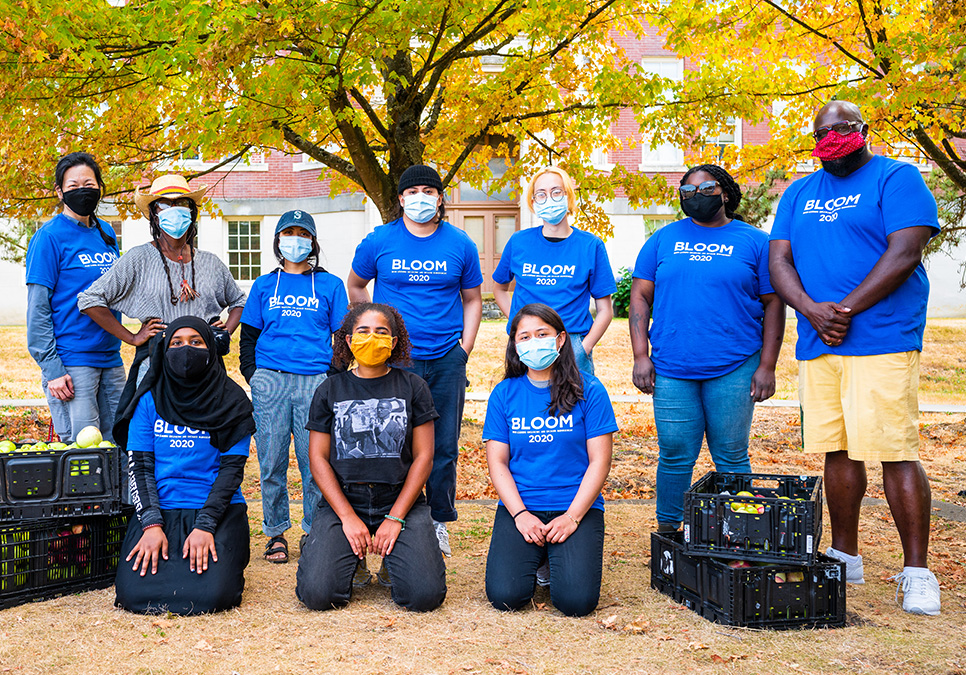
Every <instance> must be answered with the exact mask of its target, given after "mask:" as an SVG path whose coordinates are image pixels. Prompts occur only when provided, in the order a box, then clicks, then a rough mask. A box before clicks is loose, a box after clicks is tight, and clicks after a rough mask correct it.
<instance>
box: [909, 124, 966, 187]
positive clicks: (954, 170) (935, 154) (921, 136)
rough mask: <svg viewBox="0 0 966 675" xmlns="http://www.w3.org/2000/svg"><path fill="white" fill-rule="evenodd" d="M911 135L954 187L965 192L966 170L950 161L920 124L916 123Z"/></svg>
mask: <svg viewBox="0 0 966 675" xmlns="http://www.w3.org/2000/svg"><path fill="white" fill-rule="evenodd" d="M912 135H913V136H915V138H916V140H917V141H919V145H920V146H922V149H923V150H924V151H925V152H926V154H927V155H928V156H929V159H931V160H932V161H934V162H935V163H936V165H937V166H938V167H939V168H940V169H942V172H943V173H944V174H946V175H947V176H949V180H951V181H952V182H953V183H954V184H955V185H956V187H958V188H959V189H960V190H962V191H964V192H966V172H964V171H963V170H962V169H960V168H959V166H957V163H956V162H954V161H952V160H951V159H950V158H949V157H947V156H946V153H944V152H943V151H942V149H941V148H940V147H939V146H938V145H936V143H935V142H933V140H932V139H931V138H930V137H929V134H927V133H926V130H925V129H923V128H922V125H921V124H918V125H916V128H915V129H913V130H912Z"/></svg>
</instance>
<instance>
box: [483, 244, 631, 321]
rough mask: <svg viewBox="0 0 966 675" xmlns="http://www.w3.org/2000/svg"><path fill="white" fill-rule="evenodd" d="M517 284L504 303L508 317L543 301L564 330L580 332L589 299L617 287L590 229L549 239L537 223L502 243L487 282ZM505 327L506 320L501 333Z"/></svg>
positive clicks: (606, 294)
mask: <svg viewBox="0 0 966 675" xmlns="http://www.w3.org/2000/svg"><path fill="white" fill-rule="evenodd" d="M514 278H515V279H516V280H517V285H516V288H515V290H514V291H513V300H512V302H511V303H510V316H508V317H507V319H509V320H510V321H512V320H513V317H514V316H516V313H517V312H518V311H519V310H520V308H521V307H523V306H524V305H526V304H529V303H531V302H541V303H543V304H545V305H549V306H550V307H552V308H553V309H554V310H556V312H557V314H559V315H560V318H561V319H563V322H564V329H565V330H566V331H567V332H568V333H571V334H573V335H584V334H586V333H587V331H588V330H590V326H591V324H593V323H594V319H593V317H591V315H590V298H591V296H593V297H595V298H603V297H606V296H608V295H611V294H612V293H614V292H615V291H616V290H617V284H616V283H615V281H614V273H613V271H612V270H611V268H610V260H608V259H607V251H606V250H605V249H604V242H602V241H601V240H600V238H599V237H596V236H594V235H593V234H591V233H590V232H584V231H583V230H578V229H577V228H574V229H573V231H572V232H571V233H570V236H568V237H567V238H566V239H564V240H563V241H549V240H548V239H547V238H546V237H544V236H543V228H542V227H531V228H529V229H526V230H521V231H519V232H517V233H515V234H514V235H513V236H512V237H510V240H509V241H508V242H507V243H506V246H505V247H504V249H503V254H502V256H501V257H500V264H499V265H497V268H496V269H495V270H494V271H493V281H495V282H497V283H498V284H508V283H510V281H512V280H513V279H514ZM509 330H510V324H509V321H508V322H507V332H509Z"/></svg>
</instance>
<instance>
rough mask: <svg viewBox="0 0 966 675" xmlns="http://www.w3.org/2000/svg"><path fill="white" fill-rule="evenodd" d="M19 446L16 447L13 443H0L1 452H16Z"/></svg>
mask: <svg viewBox="0 0 966 675" xmlns="http://www.w3.org/2000/svg"><path fill="white" fill-rule="evenodd" d="M16 450H17V446H16V445H14V442H13V441H0V452H2V453H7V452H16Z"/></svg>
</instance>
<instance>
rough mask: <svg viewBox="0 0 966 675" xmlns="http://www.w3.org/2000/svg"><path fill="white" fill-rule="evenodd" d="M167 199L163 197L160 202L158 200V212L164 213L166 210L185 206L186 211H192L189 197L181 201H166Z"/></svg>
mask: <svg viewBox="0 0 966 675" xmlns="http://www.w3.org/2000/svg"><path fill="white" fill-rule="evenodd" d="M166 199H167V198H166V197H162V198H161V199H159V200H157V201H156V202H155V204H157V207H158V211H164V210H165V209H169V208H171V207H172V206H183V207H184V208H186V209H190V208H191V200H190V199H188V198H187V197H182V198H181V199H170V200H167V201H164V200H166Z"/></svg>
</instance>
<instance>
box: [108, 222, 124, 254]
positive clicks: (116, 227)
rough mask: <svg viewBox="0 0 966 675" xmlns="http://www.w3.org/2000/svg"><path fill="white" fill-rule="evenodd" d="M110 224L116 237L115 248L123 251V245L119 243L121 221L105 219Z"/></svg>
mask: <svg viewBox="0 0 966 675" xmlns="http://www.w3.org/2000/svg"><path fill="white" fill-rule="evenodd" d="M107 222H109V223H110V224H111V229H112V230H114V238H115V239H117V250H118V251H123V250H124V247H123V246H122V245H121V229H122V225H121V221H120V220H109V221H107Z"/></svg>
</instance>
